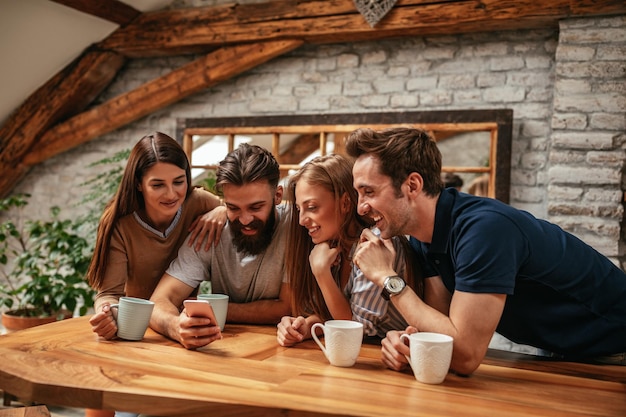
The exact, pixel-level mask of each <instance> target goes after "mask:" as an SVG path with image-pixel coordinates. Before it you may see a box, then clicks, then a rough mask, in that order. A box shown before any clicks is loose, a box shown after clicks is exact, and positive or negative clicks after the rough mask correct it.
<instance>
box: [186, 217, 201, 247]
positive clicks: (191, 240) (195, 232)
mask: <svg viewBox="0 0 626 417" xmlns="http://www.w3.org/2000/svg"><path fill="white" fill-rule="evenodd" d="M194 223H197V220H196V221H195V222H194ZM198 234H200V229H198V228H196V227H194V228H193V229H192V230H191V234H190V235H189V240H188V241H187V246H189V247H191V246H193V243H194V242H195V241H196V238H197V237H198ZM196 250H197V247H196Z"/></svg>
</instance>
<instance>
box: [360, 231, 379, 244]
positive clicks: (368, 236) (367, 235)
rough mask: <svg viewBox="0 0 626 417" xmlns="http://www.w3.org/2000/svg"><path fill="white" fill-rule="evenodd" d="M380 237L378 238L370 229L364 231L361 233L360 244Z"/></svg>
mask: <svg viewBox="0 0 626 417" xmlns="http://www.w3.org/2000/svg"><path fill="white" fill-rule="evenodd" d="M377 239H378V236H376V235H375V234H374V232H372V231H371V230H370V229H367V228H365V229H363V231H362V232H361V238H360V240H359V241H360V242H367V241H370V240H377Z"/></svg>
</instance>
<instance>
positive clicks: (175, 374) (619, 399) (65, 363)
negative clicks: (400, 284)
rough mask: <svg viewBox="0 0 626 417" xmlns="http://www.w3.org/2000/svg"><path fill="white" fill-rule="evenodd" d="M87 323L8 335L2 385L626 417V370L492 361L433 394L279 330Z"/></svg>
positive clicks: (202, 410) (325, 405)
mask: <svg viewBox="0 0 626 417" xmlns="http://www.w3.org/2000/svg"><path fill="white" fill-rule="evenodd" d="M87 320H88V318H87V317H79V318H74V319H69V320H64V321H61V322H57V323H52V324H46V325H43V326H39V327H36V328H32V329H28V330H23V331H20V332H16V333H12V334H8V335H4V336H1V337H0V360H1V364H0V388H1V389H4V390H6V391H8V392H11V393H13V394H14V395H16V396H18V397H19V398H21V399H24V400H31V401H37V402H39V403H43V404H48V405H64V406H70V407H81V408H107V409H116V410H125V411H134V412H141V413H143V414H150V415H160V416H166V415H168V416H203V415H211V416H212V417H213V416H222V415H223V416H274V415H281V416H335V415H336V416H339V415H341V416H345V415H348V416H385V417H387V416H411V417H413V416H420V415H428V416H481V417H482V416H488V415H495V416H502V415H506V416H529V415H532V416H559V415H562V416H568V417H572V416H602V417H606V416H620V417H623V416H626V368H625V367H620V366H594V365H585V364H574V363H563V362H545V361H537V360H532V359H529V358H523V355H518V354H514V355H511V354H506V353H500V354H499V355H497V354H496V353H497V352H491V354H490V356H489V358H487V359H486V360H485V362H484V363H483V364H482V365H481V366H480V367H479V368H478V369H477V370H476V372H475V373H474V374H473V375H472V376H470V377H462V376H458V375H453V374H448V376H447V377H446V380H445V381H444V383H443V384H441V385H426V384H421V383H419V382H417V381H416V380H415V378H414V377H413V375H412V374H411V373H410V372H408V371H407V372H395V371H391V370H388V369H385V368H384V367H383V365H382V364H381V362H380V359H379V358H380V347H379V346H376V345H367V344H364V345H363V348H362V350H361V355H360V356H359V359H358V360H357V363H356V365H355V366H354V367H352V368H338V367H334V366H331V365H329V364H328V362H327V361H326V359H325V357H324V356H323V354H322V352H321V350H320V349H319V348H318V347H317V346H316V345H315V344H314V343H313V342H312V341H308V342H305V343H302V344H301V345H299V346H298V347H293V348H283V347H280V346H279V345H278V344H277V343H276V334H275V332H276V329H275V328H274V327H271V326H241V325H231V324H228V325H227V326H226V329H225V332H224V339H223V340H220V341H217V342H215V343H213V344H211V345H209V346H207V347H204V348H202V349H199V350H197V351H189V350H186V349H184V348H183V347H182V346H180V345H179V344H177V343H175V342H173V341H171V340H168V339H165V338H163V337H162V336H160V335H158V334H156V333H154V332H152V331H151V330H148V333H147V334H146V337H145V338H144V340H143V341H140V342H126V341H121V340H116V341H98V340H97V338H96V336H95V335H94V334H93V333H92V332H91V329H90V326H89V324H88V322H87Z"/></svg>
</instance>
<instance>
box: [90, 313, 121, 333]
mask: <svg viewBox="0 0 626 417" xmlns="http://www.w3.org/2000/svg"><path fill="white" fill-rule="evenodd" d="M105 307H108V305H106V306H105ZM89 324H91V331H92V332H94V333H96V334H97V335H98V336H99V337H102V338H104V339H106V340H110V339H113V338H114V337H115V335H116V334H117V323H116V322H115V320H114V319H113V316H112V314H111V313H110V312H109V311H108V308H107V312H104V311H103V312H100V313H98V314H95V315H93V316H92V317H91V318H90V319H89Z"/></svg>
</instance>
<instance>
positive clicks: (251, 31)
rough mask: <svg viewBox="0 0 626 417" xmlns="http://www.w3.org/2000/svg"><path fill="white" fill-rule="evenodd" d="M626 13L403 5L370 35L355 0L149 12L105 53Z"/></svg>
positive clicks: (616, 2)
mask: <svg viewBox="0 0 626 417" xmlns="http://www.w3.org/2000/svg"><path fill="white" fill-rule="evenodd" d="M624 13H626V2H624V0H550V1H548V2H538V1H536V0H516V1H502V0H480V1H474V0H447V1H446V0H444V1H432V0H429V1H426V0H400V1H398V3H396V5H395V6H394V8H393V9H392V10H391V11H390V12H389V13H388V14H387V15H386V16H385V17H384V18H383V19H382V20H381V21H380V22H379V23H378V24H377V25H376V27H375V28H371V27H370V26H369V24H368V23H367V22H366V21H365V19H364V18H363V16H361V15H360V14H359V13H358V11H357V10H356V7H355V6H354V3H353V2H352V0H332V1H330V0H325V1H321V0H308V1H307V0H302V1H298V2H293V1H292V0H288V1H278V2H270V3H264V4H258V5H257V4H250V5H229V6H221V7H202V8H195V9H179V10H171V11H165V12H154V13H144V14H143V15H142V16H141V17H139V18H138V19H137V20H135V21H133V22H132V23H131V24H129V25H128V26H126V27H124V28H120V29H118V30H117V31H115V32H114V33H112V34H111V35H110V36H109V37H108V38H107V39H105V40H104V41H103V42H102V47H103V48H105V49H111V50H115V51H118V52H120V53H122V54H124V55H126V56H130V57H140V56H155V55H171V54H180V53H181V52H185V51H202V50H210V49H211V48H216V47H221V46H224V45H230V44H237V43H249V42H259V41H271V40H280V39H302V40H304V41H305V42H308V43H339V42H355V41H364V40H377V39H383V38H389V37H397V36H425V35H437V34H446V35H451V34H459V33H467V32H485V31H497V30H511V29H520V28H525V29H533V28H545V27H555V28H556V27H557V25H558V21H559V20H560V19H564V18H570V17H575V16H592V15H611V14H624Z"/></svg>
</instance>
